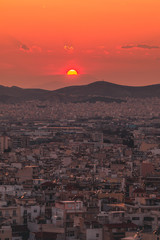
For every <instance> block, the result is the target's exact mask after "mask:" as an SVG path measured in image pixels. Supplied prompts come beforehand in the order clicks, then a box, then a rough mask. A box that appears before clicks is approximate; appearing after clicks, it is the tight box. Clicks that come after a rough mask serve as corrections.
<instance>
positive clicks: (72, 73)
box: [67, 69, 78, 75]
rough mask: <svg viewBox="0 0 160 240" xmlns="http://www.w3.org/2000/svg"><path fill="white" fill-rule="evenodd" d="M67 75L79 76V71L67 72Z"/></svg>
mask: <svg viewBox="0 0 160 240" xmlns="http://www.w3.org/2000/svg"><path fill="white" fill-rule="evenodd" d="M67 75H78V73H77V71H76V70H74V69H71V70H69V71H68V72H67Z"/></svg>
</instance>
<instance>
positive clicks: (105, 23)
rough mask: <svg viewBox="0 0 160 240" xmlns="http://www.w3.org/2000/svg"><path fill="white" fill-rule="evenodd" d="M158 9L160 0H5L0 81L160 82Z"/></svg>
mask: <svg viewBox="0 0 160 240" xmlns="http://www.w3.org/2000/svg"><path fill="white" fill-rule="evenodd" d="M159 9H160V1H159V0H101V1H99V0H23V1H22V0H14V1H13V0H1V1H0V22H1V26H0V84H1V85H7V86H12V85H17V86H20V87H25V88H26V87H40V88H46V89H56V88H59V87H63V86H67V85H77V84H79V85H80V84H87V83H89V82H93V81H96V80H105V81H109V82H114V83H118V84H124V85H134V86H135V85H148V84H156V83H160V14H159ZM69 69H75V70H77V72H78V73H79V76H78V77H75V78H73V77H72V78H71V77H70V76H66V72H67V71H68V70H69Z"/></svg>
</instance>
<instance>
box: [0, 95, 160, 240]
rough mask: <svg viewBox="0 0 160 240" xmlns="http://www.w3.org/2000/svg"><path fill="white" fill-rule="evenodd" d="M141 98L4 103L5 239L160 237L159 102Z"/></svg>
mask: <svg viewBox="0 0 160 240" xmlns="http://www.w3.org/2000/svg"><path fill="white" fill-rule="evenodd" d="M135 101H137V103H135V102H134V104H133V99H127V100H125V101H124V102H122V103H108V104H107V103H101V102H97V103H95V104H91V103H85V104H84V103H83V104H73V103H72V104H71V103H68V104H66V105H65V104H58V103H57V104H55V105H52V106H50V104H51V103H50V104H48V103H45V104H44V103H43V104H42V103H37V102H32V103H26V105H24V104H22V105H20V104H19V105H18V104H17V105H13V106H11V105H8V107H7V111H5V105H1V106H0V111H1V116H0V121H1V124H0V239H1V240H121V239H123V240H125V239H126V240H127V239H128V240H129V239H130V240H131V239H137V240H138V239H145V240H158V239H160V161H159V159H160V123H159V111H158V108H159V106H160V105H158V104H159V100H158V99H150V101H149V100H148V99H146V102H145V104H144V102H143V101H144V99H143V100H135ZM127 103H128V105H127ZM136 104H137V106H139V108H138V109H137V108H136Z"/></svg>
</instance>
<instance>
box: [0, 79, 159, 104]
mask: <svg viewBox="0 0 160 240" xmlns="http://www.w3.org/2000/svg"><path fill="white" fill-rule="evenodd" d="M126 97H133V98H153V97H160V84H157V85H149V86H142V87H132V86H123V85H118V84H113V83H110V82H105V81H97V82H93V83H90V84H88V85H81V86H70V87H65V88H60V89H58V90H54V91H50V90H43V89H23V88H19V87H15V86H13V87H5V86H0V102H1V103H18V102H22V101H30V100H40V101H56V102H75V103H77V102H96V101H104V102H113V101H116V102H121V101H124V99H125V98H126Z"/></svg>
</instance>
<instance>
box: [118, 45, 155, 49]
mask: <svg viewBox="0 0 160 240" xmlns="http://www.w3.org/2000/svg"><path fill="white" fill-rule="evenodd" d="M121 48H123V49H130V48H142V49H157V48H159V46H154V45H147V44H137V45H133V44H131V45H124V46H121Z"/></svg>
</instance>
